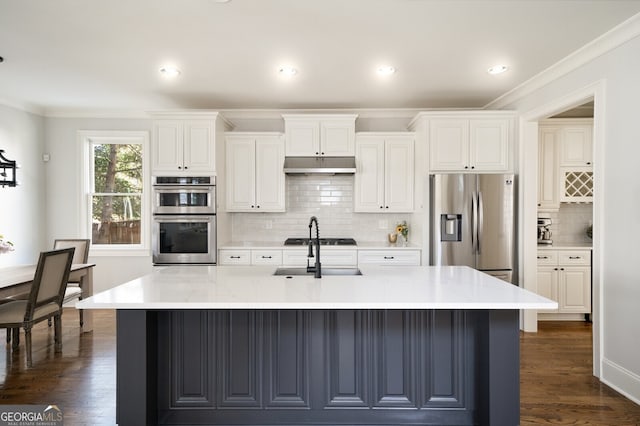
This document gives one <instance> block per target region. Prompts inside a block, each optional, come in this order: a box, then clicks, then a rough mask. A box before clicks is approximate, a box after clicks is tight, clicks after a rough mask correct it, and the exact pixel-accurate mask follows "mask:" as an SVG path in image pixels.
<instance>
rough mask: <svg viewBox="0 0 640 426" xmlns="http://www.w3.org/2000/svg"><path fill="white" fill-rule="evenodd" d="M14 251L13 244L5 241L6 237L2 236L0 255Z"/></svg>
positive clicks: (0, 237)
mask: <svg viewBox="0 0 640 426" xmlns="http://www.w3.org/2000/svg"><path fill="white" fill-rule="evenodd" d="M10 251H13V243H12V242H11V241H8V240H5V239H4V235H0V253H7V252H10Z"/></svg>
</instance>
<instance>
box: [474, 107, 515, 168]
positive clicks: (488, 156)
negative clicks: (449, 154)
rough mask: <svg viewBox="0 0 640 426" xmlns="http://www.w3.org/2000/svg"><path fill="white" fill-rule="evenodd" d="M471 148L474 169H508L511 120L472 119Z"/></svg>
mask: <svg viewBox="0 0 640 426" xmlns="http://www.w3.org/2000/svg"><path fill="white" fill-rule="evenodd" d="M469 149H470V151H469V156H470V159H469V161H470V167H471V169H472V170H478V171H506V170H508V168H509V161H508V159H509V121H508V120H497V119H496V120H470V121H469Z"/></svg>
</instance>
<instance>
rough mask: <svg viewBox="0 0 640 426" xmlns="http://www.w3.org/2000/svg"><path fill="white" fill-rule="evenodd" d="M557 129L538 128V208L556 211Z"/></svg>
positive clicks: (557, 207)
mask: <svg viewBox="0 0 640 426" xmlns="http://www.w3.org/2000/svg"><path fill="white" fill-rule="evenodd" d="M557 142H558V129H554V128H548V127H540V131H539V137H538V170H539V173H538V208H539V209H551V210H558V209H559V208H560V201H559V200H558V178H559V176H558V154H557V146H558V143H557Z"/></svg>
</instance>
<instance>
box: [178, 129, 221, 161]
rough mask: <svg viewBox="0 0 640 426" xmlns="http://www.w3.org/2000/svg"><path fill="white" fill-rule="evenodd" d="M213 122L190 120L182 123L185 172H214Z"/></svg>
mask: <svg viewBox="0 0 640 426" xmlns="http://www.w3.org/2000/svg"><path fill="white" fill-rule="evenodd" d="M213 127H214V126H213V122H212V121H209V120H192V121H186V122H185V123H184V149H183V152H184V169H183V170H185V171H187V172H202V173H215V171H216V161H215V160H216V158H215V152H216V150H215V138H214V129H213Z"/></svg>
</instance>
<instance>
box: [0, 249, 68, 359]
mask: <svg viewBox="0 0 640 426" xmlns="http://www.w3.org/2000/svg"><path fill="white" fill-rule="evenodd" d="M74 251H75V248H73V247H70V248H65V249H60V250H51V251H46V252H42V253H40V258H39V259H38V266H37V267H36V273H35V276H34V278H33V283H32V284H31V291H30V292H29V297H28V298H27V299H16V300H11V301H8V302H7V301H5V302H4V303H2V304H0V328H6V329H7V334H8V333H9V330H11V333H12V334H13V349H14V350H17V349H18V346H19V344H20V327H23V328H24V336H25V346H26V352H27V367H31V366H32V365H33V360H32V356H31V328H32V327H33V325H34V324H36V323H38V322H40V321H44V320H46V319H49V318H53V321H54V342H55V351H56V352H60V351H61V350H62V322H61V321H62V300H63V297H64V290H65V288H66V286H67V280H68V279H69V272H70V270H71V263H72V260H73V253H74Z"/></svg>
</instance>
